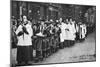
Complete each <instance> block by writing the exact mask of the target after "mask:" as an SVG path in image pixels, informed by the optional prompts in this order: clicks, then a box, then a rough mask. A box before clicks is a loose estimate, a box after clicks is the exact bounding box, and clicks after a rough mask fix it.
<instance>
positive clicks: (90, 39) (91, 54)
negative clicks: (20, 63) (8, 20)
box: [11, 32, 96, 64]
mask: <svg viewBox="0 0 100 67" xmlns="http://www.w3.org/2000/svg"><path fill="white" fill-rule="evenodd" d="M95 35H96V34H95V32H93V33H91V34H89V35H88V36H87V37H86V39H85V41H83V42H77V43H75V45H74V46H73V47H69V48H68V47H67V48H64V49H60V50H58V51H57V52H56V53H54V54H52V55H51V56H49V57H48V58H46V59H45V60H43V61H41V62H38V63H36V64H49V63H64V62H68V63H69V62H84V61H95V60H96V57H95V55H96V49H95V48H96V39H95ZM16 53H17V49H12V50H11V56H12V57H11V61H12V63H13V64H16V63H17V62H16ZM33 64H34V63H33Z"/></svg>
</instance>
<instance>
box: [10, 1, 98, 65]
mask: <svg viewBox="0 0 100 67" xmlns="http://www.w3.org/2000/svg"><path fill="white" fill-rule="evenodd" d="M95 61H96V5H85V4H71V3H70V4H67V3H52V2H37V1H22V0H21V1H20V0H10V66H11V67H16V66H35V65H51V64H67V63H68V64H69V63H71V64H73V63H82V62H95Z"/></svg>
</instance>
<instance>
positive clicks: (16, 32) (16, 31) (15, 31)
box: [15, 25, 22, 35]
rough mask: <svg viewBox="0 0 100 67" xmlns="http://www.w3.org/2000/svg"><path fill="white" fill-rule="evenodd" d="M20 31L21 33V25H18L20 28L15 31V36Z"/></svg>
mask: <svg viewBox="0 0 100 67" xmlns="http://www.w3.org/2000/svg"><path fill="white" fill-rule="evenodd" d="M20 31H22V26H21V25H20V26H19V27H18V28H17V30H16V31H15V33H16V35H17V34H18V33H19V32H20Z"/></svg>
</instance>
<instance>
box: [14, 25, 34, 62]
mask: <svg viewBox="0 0 100 67" xmlns="http://www.w3.org/2000/svg"><path fill="white" fill-rule="evenodd" d="M22 28H23V26H22V25H19V27H18V28H17V30H16V32H15V33H16V35H17V39H18V43H17V61H18V63H21V62H25V63H28V61H30V60H31V59H32V39H31V36H32V35H33V30H32V28H31V25H30V24H26V25H25V28H26V31H27V33H28V34H26V33H25V32H23V34H22V35H20V36H19V35H18V34H19V33H20V32H21V31H23V29H22Z"/></svg>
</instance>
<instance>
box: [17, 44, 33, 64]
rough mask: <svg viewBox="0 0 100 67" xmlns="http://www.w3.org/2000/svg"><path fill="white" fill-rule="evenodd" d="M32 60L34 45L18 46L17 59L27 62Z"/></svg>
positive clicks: (19, 61)
mask: <svg viewBox="0 0 100 67" xmlns="http://www.w3.org/2000/svg"><path fill="white" fill-rule="evenodd" d="M31 60H32V46H18V47H17V61H18V63H19V64H20V63H22V62H24V63H25V64H27V63H28V62H29V61H31Z"/></svg>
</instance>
